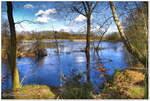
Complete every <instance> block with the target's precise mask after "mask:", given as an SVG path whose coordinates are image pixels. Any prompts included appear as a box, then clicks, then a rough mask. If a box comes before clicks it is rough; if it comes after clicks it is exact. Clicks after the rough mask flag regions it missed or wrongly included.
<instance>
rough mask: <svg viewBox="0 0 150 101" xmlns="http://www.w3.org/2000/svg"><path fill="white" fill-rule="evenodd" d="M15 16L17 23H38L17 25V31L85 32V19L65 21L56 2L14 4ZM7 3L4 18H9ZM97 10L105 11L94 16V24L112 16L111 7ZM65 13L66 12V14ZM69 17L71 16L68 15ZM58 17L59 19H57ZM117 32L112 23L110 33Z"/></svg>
mask: <svg viewBox="0 0 150 101" xmlns="http://www.w3.org/2000/svg"><path fill="white" fill-rule="evenodd" d="M13 7H14V9H13V15H14V20H15V22H17V21H22V20H30V21H32V22H36V24H33V23H29V22H23V23H21V24H19V25H16V30H17V31H19V32H20V31H46V30H53V29H54V30H57V31H60V30H64V31H67V32H70V31H73V32H79V31H81V30H85V29H86V28H85V25H86V24H85V18H84V17H83V16H82V15H79V14H78V15H75V16H72V19H71V20H70V19H67V20H64V19H63V18H64V17H63V18H61V17H59V15H58V14H57V13H58V11H57V8H56V3H55V2H23V1H21V2H13ZM6 9H7V8H6V3H5V2H2V18H7V15H6ZM97 9H104V10H103V11H104V12H101V13H102V14H103V16H102V15H101V14H93V15H92V21H93V22H99V23H102V22H103V17H104V16H106V17H107V16H111V11H110V8H109V7H98V8H97ZM64 13H65V12H64ZM68 15H69V14H68ZM57 16H58V17H57ZM94 28H98V25H97V24H93V30H94ZM113 31H117V28H116V26H115V24H114V22H112V25H111V26H110V27H109V31H108V32H113Z"/></svg>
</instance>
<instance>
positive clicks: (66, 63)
mask: <svg viewBox="0 0 150 101" xmlns="http://www.w3.org/2000/svg"><path fill="white" fill-rule="evenodd" d="M45 42H49V41H45ZM51 42H52V41H51ZM92 44H93V43H92ZM92 44H91V47H92ZM96 44H97V42H95V45H96ZM59 45H61V47H59V56H58V55H57V52H56V51H57V49H56V48H47V49H46V50H47V53H48V55H47V56H45V57H43V58H41V59H40V60H39V61H37V60H36V59H35V57H32V58H31V57H24V58H20V59H19V58H17V66H18V68H19V73H20V78H21V83H22V84H23V85H30V84H41V85H49V86H61V85H63V82H62V80H61V75H62V74H64V75H65V76H68V77H69V76H70V75H71V70H72V69H77V70H78V73H81V74H82V73H83V72H84V71H86V55H85V52H81V50H83V49H84V48H85V42H69V41H60V43H59ZM100 46H101V47H102V48H104V49H103V50H100V51H99V56H100V59H98V56H97V55H96V54H95V52H94V50H93V49H91V51H90V54H91V69H90V77H91V82H92V84H93V85H94V87H96V88H98V87H99V86H100V85H101V83H103V82H104V79H105V78H102V77H100V75H101V72H100V71H97V70H96V69H95V68H96V66H97V63H102V64H103V65H104V67H106V68H108V69H109V71H108V72H107V74H108V75H110V76H111V75H113V73H114V69H115V68H118V69H125V68H126V67H128V57H127V53H126V51H125V49H124V47H123V46H124V45H123V44H122V43H121V42H118V43H111V42H101V44H100ZM9 73H10V70H9V68H8V65H7V63H2V77H5V76H7V75H8V76H7V77H6V78H5V79H4V80H3V81H2V90H5V89H10V88H11V79H10V78H11V77H10V75H9ZM82 81H86V77H85V75H84V76H83V77H82Z"/></svg>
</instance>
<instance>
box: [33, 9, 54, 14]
mask: <svg viewBox="0 0 150 101" xmlns="http://www.w3.org/2000/svg"><path fill="white" fill-rule="evenodd" d="M53 13H56V9H48V10H45V11H43V10H39V11H38V12H37V13H36V14H35V16H45V15H47V16H48V15H50V14H53Z"/></svg>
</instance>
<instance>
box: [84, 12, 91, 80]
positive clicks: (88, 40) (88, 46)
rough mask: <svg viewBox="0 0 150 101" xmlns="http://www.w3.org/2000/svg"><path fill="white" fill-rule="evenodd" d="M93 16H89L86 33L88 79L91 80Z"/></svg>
mask: <svg viewBox="0 0 150 101" xmlns="http://www.w3.org/2000/svg"><path fill="white" fill-rule="evenodd" d="M90 18H91V16H90V15H88V16H87V35H86V50H85V52H86V62H87V63H86V68H87V81H88V82H90V30H91V19H90Z"/></svg>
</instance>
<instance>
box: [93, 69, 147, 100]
mask: <svg viewBox="0 0 150 101" xmlns="http://www.w3.org/2000/svg"><path fill="white" fill-rule="evenodd" d="M144 73H145V69H144V67H143V66H137V67H130V68H127V69H126V70H123V71H118V72H116V73H115V75H114V76H113V77H112V79H111V80H110V81H109V82H108V83H107V84H105V87H104V89H103V91H102V93H101V94H100V95H97V96H94V98H95V99H143V98H144V87H145V85H144V79H145V75H144Z"/></svg>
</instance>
